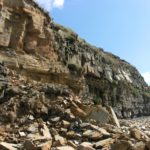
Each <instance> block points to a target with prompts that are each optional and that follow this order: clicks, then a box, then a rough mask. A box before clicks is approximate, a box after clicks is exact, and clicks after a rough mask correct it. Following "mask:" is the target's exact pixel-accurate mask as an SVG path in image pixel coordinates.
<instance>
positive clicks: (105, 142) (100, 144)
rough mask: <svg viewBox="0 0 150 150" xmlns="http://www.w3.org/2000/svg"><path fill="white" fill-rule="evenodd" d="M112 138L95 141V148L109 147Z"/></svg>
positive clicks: (112, 141)
mask: <svg viewBox="0 0 150 150" xmlns="http://www.w3.org/2000/svg"><path fill="white" fill-rule="evenodd" d="M114 141H115V140H114V139H112V138H109V139H106V140H101V141H98V142H96V143H95V145H94V147H96V148H104V147H109V146H110V145H111V144H112V143H114Z"/></svg>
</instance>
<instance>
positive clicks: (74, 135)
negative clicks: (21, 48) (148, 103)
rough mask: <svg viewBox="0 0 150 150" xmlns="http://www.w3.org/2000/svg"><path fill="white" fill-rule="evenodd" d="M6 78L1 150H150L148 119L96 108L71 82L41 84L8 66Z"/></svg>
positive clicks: (0, 108) (0, 109)
mask: <svg viewBox="0 0 150 150" xmlns="http://www.w3.org/2000/svg"><path fill="white" fill-rule="evenodd" d="M2 66H3V65H2ZM2 68H4V67H1V75H3V73H2V70H3V71H4V69H2ZM6 72H7V74H8V76H6ZM4 76H5V79H7V82H6V81H5V80H1V81H0V83H1V84H2V83H5V86H1V89H3V93H4V94H3V97H2V98H1V100H0V112H1V113H0V127H1V128H0V149H1V150H20V149H21V150H95V149H96V150H98V149H102V150H149V149H150V124H149V122H150V119H149V120H148V119H147V118H145V119H144V118H143V119H139V120H138V119H133V120H120V121H119V120H118V119H117V117H116V115H115V113H114V111H113V109H112V108H111V107H108V106H105V107H103V106H100V105H99V106H95V105H94V103H93V102H92V101H90V100H86V101H85V100H84V99H82V98H81V97H79V96H77V95H75V94H73V92H72V91H71V90H70V89H69V88H68V87H67V86H64V85H60V84H50V83H47V84H43V83H42V82H37V81H34V80H31V79H28V78H27V77H25V76H21V75H19V74H17V72H15V71H12V70H10V69H7V70H6V69H5V74H4ZM4 81H5V82H4Z"/></svg>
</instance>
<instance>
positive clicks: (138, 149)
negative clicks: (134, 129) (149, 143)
mask: <svg viewBox="0 0 150 150" xmlns="http://www.w3.org/2000/svg"><path fill="white" fill-rule="evenodd" d="M145 147H146V146H145V143H143V142H138V143H136V144H135V145H134V147H133V150H145Z"/></svg>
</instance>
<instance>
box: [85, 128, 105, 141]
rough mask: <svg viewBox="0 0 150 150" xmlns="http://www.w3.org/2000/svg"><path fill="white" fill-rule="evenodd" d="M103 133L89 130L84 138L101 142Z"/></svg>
mask: <svg viewBox="0 0 150 150" xmlns="http://www.w3.org/2000/svg"><path fill="white" fill-rule="evenodd" d="M102 136H103V135H102V133H101V132H98V131H93V130H87V131H85V132H84V133H83V137H85V138H88V139H91V140H99V139H101V138H102Z"/></svg>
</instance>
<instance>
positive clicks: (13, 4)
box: [0, 0, 150, 118]
mask: <svg viewBox="0 0 150 150" xmlns="http://www.w3.org/2000/svg"><path fill="white" fill-rule="evenodd" d="M0 60H1V61H2V62H4V63H5V65H6V66H7V67H8V68H9V69H11V70H15V71H16V72H17V73H18V74H20V75H22V76H26V77H27V78H29V79H32V80H35V81H38V82H42V83H53V84H54V85H55V84H56V85H57V84H59V85H61V86H62V87H64V86H67V87H68V88H69V89H70V90H71V91H72V92H73V93H74V94H76V95H78V96H80V97H82V100H83V101H85V102H86V101H93V102H94V103H95V104H102V105H104V106H112V107H113V108H114V110H115V112H116V114H117V116H118V117H120V118H130V117H136V116H142V115H150V109H149V108H150V90H149V87H148V85H147V84H146V83H145V81H144V79H143V77H142V76H141V75H140V73H139V72H138V71H137V69H136V68H135V67H133V66H132V65H130V64H129V63H128V62H126V61H124V60H121V59H120V58H119V57H117V56H115V55H113V54H111V53H108V52H105V51H104V50H103V49H101V48H97V47H94V46H92V45H90V44H88V43H86V41H85V40H83V39H81V38H80V37H79V36H78V34H76V33H74V32H73V31H72V30H71V29H68V28H65V27H63V26H61V25H58V24H56V23H54V22H53V20H52V19H51V18H50V17H49V15H48V14H47V13H46V12H44V11H43V10H42V9H41V8H40V7H39V6H38V5H37V4H36V3H35V2H34V1H32V0H0ZM1 87H3V86H1ZM1 91H3V90H1ZM2 94H3V92H1V95H2ZM4 96H5V95H4Z"/></svg>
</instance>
